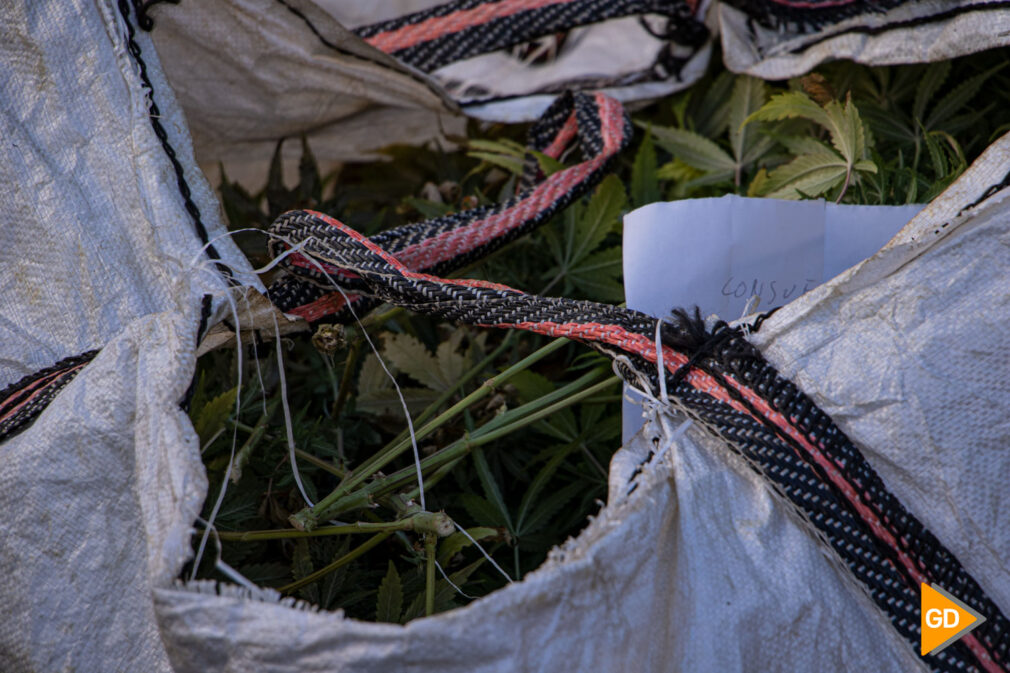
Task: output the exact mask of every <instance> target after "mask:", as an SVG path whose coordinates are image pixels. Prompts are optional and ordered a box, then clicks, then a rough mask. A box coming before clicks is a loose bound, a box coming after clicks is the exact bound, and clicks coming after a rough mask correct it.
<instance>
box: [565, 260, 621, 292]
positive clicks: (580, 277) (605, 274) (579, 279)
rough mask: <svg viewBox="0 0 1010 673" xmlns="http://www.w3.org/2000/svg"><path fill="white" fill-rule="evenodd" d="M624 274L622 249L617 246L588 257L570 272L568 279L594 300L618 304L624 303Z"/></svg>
mask: <svg viewBox="0 0 1010 673" xmlns="http://www.w3.org/2000/svg"><path fill="white" fill-rule="evenodd" d="M623 272H624V267H623V261H622V252H621V248H620V247H619V246H615V247H613V248H606V249H604V250H601V251H600V252H597V253H595V254H592V255H589V256H588V257H586V258H585V259H584V260H582V262H580V263H579V265H578V267H576V268H574V269H572V270H571V272H569V274H568V279H569V280H570V281H571V282H572V285H574V286H575V287H577V288H578V289H579V290H581V291H582V292H584V293H586V295H588V296H590V297H592V298H593V299H595V300H597V301H604V302H612V303H615V304H616V303H620V302H622V301H624V284H623V283H621V281H620V278H621V275H622V273H623Z"/></svg>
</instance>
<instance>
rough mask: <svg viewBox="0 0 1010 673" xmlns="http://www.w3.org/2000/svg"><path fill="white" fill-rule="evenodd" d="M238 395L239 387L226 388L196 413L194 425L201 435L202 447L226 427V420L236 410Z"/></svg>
mask: <svg viewBox="0 0 1010 673" xmlns="http://www.w3.org/2000/svg"><path fill="white" fill-rule="evenodd" d="M237 395H238V387H235V388H232V389H231V390H226V391H225V392H223V393H221V394H220V395H218V396H217V397H215V398H214V399H212V400H210V401H209V402H207V403H206V404H205V405H203V408H202V409H200V411H199V413H197V415H196V423H194V424H193V425H194V427H195V429H196V434H197V435H198V436H199V437H200V448H201V449H202V448H204V447H205V446H206V445H207V442H209V441H210V439H211V437H213V436H214V435H215V434H216V433H217V432H218V430H221V429H222V428H224V424H225V422H226V421H227V420H228V418H229V417H230V416H231V414H232V412H233V411H235V397H236V396H237Z"/></svg>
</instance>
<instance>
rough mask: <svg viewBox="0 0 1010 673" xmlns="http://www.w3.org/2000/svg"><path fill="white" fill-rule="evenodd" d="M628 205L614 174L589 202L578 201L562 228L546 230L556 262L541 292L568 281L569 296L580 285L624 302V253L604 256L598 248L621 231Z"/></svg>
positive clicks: (603, 297)
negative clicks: (622, 265)
mask: <svg viewBox="0 0 1010 673" xmlns="http://www.w3.org/2000/svg"><path fill="white" fill-rule="evenodd" d="M626 204H627V195H626V194H625V192H624V185H622V184H621V181H620V179H618V178H617V176H614V175H611V176H608V177H607V178H606V179H604V180H603V182H601V183H600V186H599V187H597V188H596V191H595V192H594V193H593V196H592V198H591V199H590V201H589V204H588V205H585V206H583V205H582V204H577V205H576V206H574V207H572V208H569V209H568V210H567V211H566V212H565V214H564V216H563V218H562V221H563V226H562V227H561V231H558V228H557V227H555V228H551V229H547V230H545V231H544V234H543V235H544V239H545V240H546V242H547V246H548V248H549V250H550V252H551V255H552V256H553V257H554V262H555V263H554V265H553V266H552V267H551V268H549V269H548V270H547V271H545V272H544V274H543V277H545V278H551V280H550V282H548V283H547V285H546V286H545V287H544V288H543V290H541V291H540V294H546V293H547V292H548V291H549V290H550V289H552V288H553V287H554V286H555V285H557V284H558V283H559V282H561V281H565V288H564V294H565V295H569V294H571V291H572V289H574V288H578V289H580V290H582V291H583V292H586V293H587V294H590V295H591V296H593V297H594V298H597V299H601V300H604V301H615V302H616V301H623V299H624V288H623V286H622V285H621V283H620V280H619V279H620V277H621V264H620V260H619V257H620V253H619V252H618V253H614V252H610V253H609V254H608V255H605V256H601V255H599V254H595V251H596V249H597V248H598V247H599V246H600V245H601V244H602V243H603V242H604V240H605V239H606V238H607V235H608V234H611V233H613V232H616V231H618V229H619V227H620V217H621V213H622V212H623V210H624V207H625V205H626ZM611 250H614V249H613V248H612V249H611ZM616 250H619V248H616Z"/></svg>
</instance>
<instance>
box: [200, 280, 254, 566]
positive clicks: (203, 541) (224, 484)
mask: <svg viewBox="0 0 1010 673" xmlns="http://www.w3.org/2000/svg"><path fill="white" fill-rule="evenodd" d="M224 296H225V299H226V300H227V301H228V306H229V308H231V312H232V317H233V318H234V319H235V329H236V330H238V329H239V326H240V324H241V323H240V320H239V317H238V308H237V307H236V306H235V300H234V299H233V298H232V296H231V293H230V292H226V293H225V295H224ZM235 352H236V355H237V357H238V367H237V369H238V376H237V378H238V381H237V382H236V385H235V418H238V417H239V413H240V412H241V411H242V349H241V348H238V349H236V351H235ZM237 442H238V426H233V427H232V431H231V455H230V457H229V459H228V467H226V468H225V471H224V478H223V479H222V480H221V489H220V490H219V491H218V494H217V500H216V501H215V502H214V508H213V509H212V510H211V512H210V518H209V519H208V521H207V527H206V528H205V529H204V531H203V535H202V536H201V537H200V544H199V546H198V547H197V550H196V557H195V558H194V559H193V570H192V572H191V573H190V575H189V579H190V581H192V580H194V579H196V571H197V569H198V568H199V567H200V561H201V560H203V552H204V550H205V549H206V548H207V537H208V536H209V535H210V530H211V529H212V528H213V526H214V520H215V519H216V518H217V513H218V512H219V511H220V509H221V503H222V502H224V494H225V493H226V492H227V491H228V482H229V481H230V480H231V471H232V466H233V465H234V463H235V444H236V443H237Z"/></svg>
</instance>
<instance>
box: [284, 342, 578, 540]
mask: <svg viewBox="0 0 1010 673" xmlns="http://www.w3.org/2000/svg"><path fill="white" fill-rule="evenodd" d="M567 343H568V339H566V338H564V337H561V338H558V339H555V340H554V341H552V342H551V343H549V344H547V345H546V346H544V347H543V348H540V349H538V350H536V351H534V352H533V353H531V354H529V355H528V356H526V357H525V358H523V359H522V360H520V361H519V362H517V363H515V364H514V365H512V366H511V367H509V368H508V369H506V370H505V371H503V372H502V373H501V374H498V375H497V376H494V377H492V378H490V379H488V380H486V381H485V382H484V383H483V384H482V385H481V386H480V387H479V388H477V390H475V391H473V392H472V393H470V394H469V395H467V396H466V397H464V398H463V399H462V400H460V401H459V402H457V403H456V404H454V405H453V406H451V407H449V408H448V409H446V410H445V411H444V412H442V413H441V414H439V415H438V416H437V417H435V418H434V419H432V420H431V421H429V422H428V423H427V424H425V425H424V426H423V427H421V428H420V429H419V430H417V431H415V433H414V436H415V438H416V439H417V440H418V441H420V440H421V439H424V438H425V437H427V436H428V435H430V434H431V433H432V432H434V431H435V430H437V429H438V428H440V427H441V426H442V425H444V424H445V423H446V422H448V421H449V420H450V419H452V418H454V417H455V416H456V415H457V414H459V413H461V412H462V411H463V410H464V409H467V408H468V407H470V405H472V404H474V403H475V402H477V401H479V400H481V399H483V398H485V397H487V396H488V395H490V394H491V392H492V391H494V390H495V389H497V388H498V386H500V385H502V384H504V383H505V382H506V381H508V380H509V379H510V378H512V377H513V376H515V375H516V374H518V373H519V372H521V371H524V370H525V369H527V368H528V367H530V366H531V365H533V364H534V363H536V362H538V361H539V360H542V359H543V358H545V357H547V356H548V355H550V354H551V353H553V352H555V351H557V350H558V349H560V348H561V347H562V346H564V345H565V344H567ZM410 446H411V441H410V437H407V438H405V439H403V440H401V441H399V442H396V443H394V444H391V445H389V446H386V447H385V448H383V449H382V450H381V451H379V452H378V453H377V454H375V455H374V456H372V458H370V459H369V460H367V461H365V463H363V464H362V465H360V466H359V467H358V468H357V469H355V470H353V471H352V472H351V473H350V474H348V475H347V477H346V478H345V479H344V481H343V482H342V483H341V484H340V485H339V486H337V488H336V489H334V490H333V491H332V492H331V493H330V494H329V495H327V496H326V497H325V498H323V499H322V500H320V501H319V502H318V503H316V505H315V506H314V507H306V508H305V509H303V510H301V511H300V512H298V513H297V514H294V515H292V516H291V517H290V521H291V523H292V525H294V527H295V528H298V529H299V530H312V529H313V528H315V526H316V525H318V522H319V520H320V519H326V518H329V514H327V513H328V512H329V511H330V509H331V507H332V505H333V504H334V503H336V502H337V501H338V500H340V499H341V498H342V497H343V496H345V495H346V494H347V493H348V492H350V490H351V489H353V488H354V487H355V486H358V485H359V484H361V483H363V482H364V481H365V480H366V479H368V478H369V477H371V476H372V475H373V474H375V473H376V472H378V471H379V470H381V469H382V468H383V467H384V466H386V465H387V464H389V462H390V461H392V460H393V459H395V458H396V457H397V456H399V455H400V454H402V453H403V452H404V451H406V450H407V449H409V448H410Z"/></svg>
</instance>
